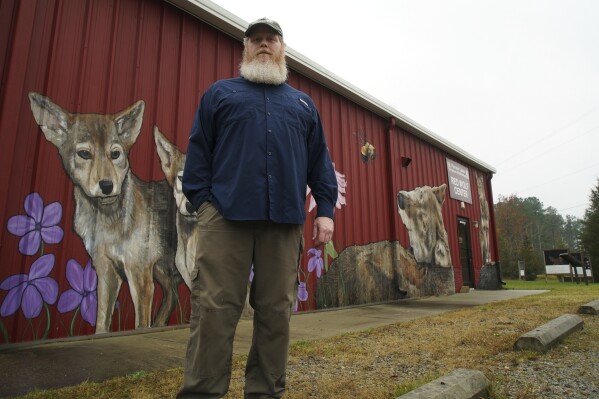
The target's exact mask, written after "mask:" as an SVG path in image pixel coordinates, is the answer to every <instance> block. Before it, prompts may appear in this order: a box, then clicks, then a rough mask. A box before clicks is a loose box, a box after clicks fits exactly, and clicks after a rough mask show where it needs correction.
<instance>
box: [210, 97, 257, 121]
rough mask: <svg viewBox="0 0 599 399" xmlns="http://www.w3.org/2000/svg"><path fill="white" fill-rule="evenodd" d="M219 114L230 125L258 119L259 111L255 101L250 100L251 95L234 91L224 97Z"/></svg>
mask: <svg viewBox="0 0 599 399" xmlns="http://www.w3.org/2000/svg"><path fill="white" fill-rule="evenodd" d="M218 112H219V115H220V116H222V117H224V118H225V119H226V121H227V122H228V123H232V124H236V123H237V122H241V121H244V120H247V119H256V118H257V117H258V109H257V108H256V105H255V104H254V101H252V98H250V96H249V93H247V92H244V91H232V92H230V93H228V94H227V95H226V96H223V97H222V98H221V100H220V101H219V104H218Z"/></svg>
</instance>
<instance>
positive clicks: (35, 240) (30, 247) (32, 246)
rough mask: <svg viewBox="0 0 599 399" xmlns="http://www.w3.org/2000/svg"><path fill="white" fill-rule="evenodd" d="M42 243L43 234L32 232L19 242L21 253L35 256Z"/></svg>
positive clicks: (36, 231)
mask: <svg viewBox="0 0 599 399" xmlns="http://www.w3.org/2000/svg"><path fill="white" fill-rule="evenodd" d="M41 242H42V237H41V234H40V232H39V231H38V230H33V231H30V232H29V233H27V234H25V235H24V236H23V237H21V239H20V240H19V252H21V253H22V254H23V255H35V253H36V252H37V250H38V249H39V248H40V244H41Z"/></svg>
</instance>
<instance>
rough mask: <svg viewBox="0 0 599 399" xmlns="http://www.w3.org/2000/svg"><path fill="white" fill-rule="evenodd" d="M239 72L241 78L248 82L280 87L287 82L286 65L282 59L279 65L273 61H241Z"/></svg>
mask: <svg viewBox="0 0 599 399" xmlns="http://www.w3.org/2000/svg"><path fill="white" fill-rule="evenodd" d="M239 71H240V72H241V76H243V77H244V78H245V79H247V80H249V81H250V82H254V83H265V84H269V85H280V84H283V83H285V81H286V80H287V63H286V62H285V59H283V60H282V61H281V62H280V63H276V62H275V61H273V60H268V61H265V62H262V61H260V60H258V59H254V60H252V61H249V62H248V61H245V60H244V61H242V63H241V65H240V67H239Z"/></svg>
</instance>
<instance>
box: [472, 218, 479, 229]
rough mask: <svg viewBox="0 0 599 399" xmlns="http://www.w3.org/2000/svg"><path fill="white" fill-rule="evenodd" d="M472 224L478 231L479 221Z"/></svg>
mask: <svg viewBox="0 0 599 399" xmlns="http://www.w3.org/2000/svg"><path fill="white" fill-rule="evenodd" d="M472 224H473V225H474V228H475V229H478V220H475V221H474V222H472Z"/></svg>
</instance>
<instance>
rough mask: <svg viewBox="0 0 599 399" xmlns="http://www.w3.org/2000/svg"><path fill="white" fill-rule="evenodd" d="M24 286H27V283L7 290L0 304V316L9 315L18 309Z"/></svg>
mask: <svg viewBox="0 0 599 399" xmlns="http://www.w3.org/2000/svg"><path fill="white" fill-rule="evenodd" d="M25 287H27V284H20V285H18V286H16V287H15V288H13V289H12V290H10V291H8V295H6V298H4V302H2V306H0V316H2V317H6V316H10V315H12V314H13V313H15V312H16V311H17V309H19V306H20V305H21V298H22V297H23V291H25Z"/></svg>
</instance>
